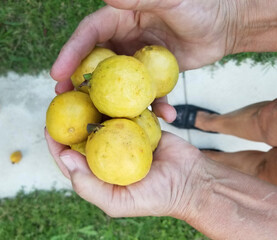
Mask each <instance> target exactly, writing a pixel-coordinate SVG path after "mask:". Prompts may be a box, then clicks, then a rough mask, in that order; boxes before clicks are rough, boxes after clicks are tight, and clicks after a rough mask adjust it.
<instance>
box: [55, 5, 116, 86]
mask: <svg viewBox="0 0 277 240" xmlns="http://www.w3.org/2000/svg"><path fill="white" fill-rule="evenodd" d="M119 15H120V11H118V10H116V9H114V8H112V7H109V6H106V7H104V8H102V9H100V10H98V11H96V12H95V13H93V14H91V15H89V16H87V17H86V18H85V19H84V20H83V21H81V23H80V24H79V26H78V27H77V29H76V30H75V32H74V33H73V35H72V36H71V38H70V39H69V40H68V42H67V43H66V44H65V45H64V47H63V48H62V50H61V52H60V54H59V56H58V58H57V60H56V62H55V63H54V65H53V66H52V69H51V73H50V75H51V77H52V78H53V79H55V80H57V81H64V80H67V79H69V78H70V77H71V75H72V74H73V73H74V71H75V69H76V68H77V67H78V66H79V64H80V62H81V61H82V59H84V58H85V57H86V56H87V55H88V54H89V53H90V52H91V51H92V49H93V48H94V46H95V45H96V44H97V43H101V42H105V41H107V40H109V39H110V38H111V37H112V36H113V35H114V33H115V31H116V29H117V25H118V21H119Z"/></svg>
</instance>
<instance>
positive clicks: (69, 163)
mask: <svg viewBox="0 0 277 240" xmlns="http://www.w3.org/2000/svg"><path fill="white" fill-rule="evenodd" d="M60 159H61V161H62V162H63V164H64V165H65V167H66V168H67V169H68V170H69V171H73V170H74V169H75V168H76V163H75V161H74V160H73V159H72V158H71V157H70V156H69V155H62V156H60Z"/></svg>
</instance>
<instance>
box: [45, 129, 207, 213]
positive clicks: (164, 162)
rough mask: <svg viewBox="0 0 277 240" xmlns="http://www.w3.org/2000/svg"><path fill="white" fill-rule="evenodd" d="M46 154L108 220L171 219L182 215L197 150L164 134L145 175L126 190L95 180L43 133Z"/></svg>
mask: <svg viewBox="0 0 277 240" xmlns="http://www.w3.org/2000/svg"><path fill="white" fill-rule="evenodd" d="M45 136H46V140H47V143H48V147H49V150H50V152H51V154H52V156H53V157H54V159H55V161H56V162H57V164H58V166H59V168H60V169H61V171H62V172H63V174H64V175H65V176H66V177H67V178H69V179H70V180H71V182H72V186H73V188H74V190H75V191H76V192H77V194H79V195H80V196H81V197H82V198H84V199H85V200H87V201H88V202H90V203H92V204H94V205H96V206H98V207H99V208H101V209H102V210H103V211H105V212H106V213H107V214H108V215H110V216H112V217H130V216H174V215H177V214H178V213H180V212H185V211H186V206H187V201H189V199H190V198H191V194H192V185H193V179H194V178H195V176H196V175H197V162H198V161H196V159H199V157H201V156H202V154H201V153H200V151H199V150H197V149H196V148H194V147H193V146H192V145H190V144H188V143H187V142H185V141H184V140H183V139H181V138H179V137H177V136H175V135H173V134H170V133H166V132H164V133H163V135H162V138H161V141H160V144H159V146H158V148H157V149H156V151H155V152H154V157H153V163H152V166H151V170H150V172H149V173H148V175H147V176H146V177H145V178H144V179H142V180H141V181H139V182H137V183H134V184H131V185H129V186H125V187H124V186H117V185H112V184H108V183H105V182H103V181H101V180H99V179H98V178H97V177H96V176H95V175H94V174H93V173H92V172H91V171H90V169H89V167H88V165H87V162H86V159H85V157H84V156H82V155H81V154H79V153H78V152H76V151H73V150H70V149H69V148H68V147H66V146H64V145H61V144H59V143H57V142H55V141H54V140H53V139H52V138H51V137H50V136H49V134H48V133H47V131H45Z"/></svg>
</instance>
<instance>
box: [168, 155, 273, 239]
mask: <svg viewBox="0 0 277 240" xmlns="http://www.w3.org/2000/svg"><path fill="white" fill-rule="evenodd" d="M197 164H199V165H198V167H197V168H196V169H193V170H196V171H194V173H193V175H194V178H192V179H193V181H192V183H193V186H192V187H193V188H192V191H191V192H190V195H184V199H185V200H184V201H183V203H184V206H185V207H183V208H181V206H182V205H181V204H180V205H179V206H180V209H181V210H182V211H181V212H179V213H178V212H177V211H176V212H175V215H173V217H175V218H178V219H181V220H184V221H186V222H187V223H188V224H190V225H192V226H193V227H194V228H196V229H197V230H199V231H200V232H202V233H204V234H205V235H207V236H208V237H209V238H211V239H224V238H226V236H228V237H229V238H230V239H274V237H276V236H277V229H276V221H277V211H276V204H277V188H276V186H274V185H270V184H267V183H264V182H262V181H259V180H258V179H256V178H253V177H250V176H248V175H245V174H242V173H240V172H238V171H235V170H232V169H230V168H228V167H225V166H224V165H222V164H219V163H217V162H214V161H212V160H210V159H207V158H204V157H202V158H201V159H199V161H198V163H197ZM261 224H262V225H261Z"/></svg>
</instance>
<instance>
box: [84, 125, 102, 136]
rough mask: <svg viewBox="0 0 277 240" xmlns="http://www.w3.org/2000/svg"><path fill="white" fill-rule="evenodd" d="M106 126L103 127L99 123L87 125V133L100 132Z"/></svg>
mask: <svg viewBox="0 0 277 240" xmlns="http://www.w3.org/2000/svg"><path fill="white" fill-rule="evenodd" d="M102 127H104V125H101V124H99V123H90V124H88V125H87V132H88V133H89V134H91V133H92V132H93V133H95V132H97V131H98V130H100V129H101V128H102Z"/></svg>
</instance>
